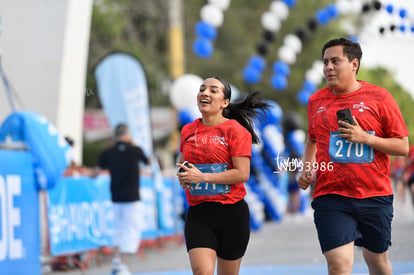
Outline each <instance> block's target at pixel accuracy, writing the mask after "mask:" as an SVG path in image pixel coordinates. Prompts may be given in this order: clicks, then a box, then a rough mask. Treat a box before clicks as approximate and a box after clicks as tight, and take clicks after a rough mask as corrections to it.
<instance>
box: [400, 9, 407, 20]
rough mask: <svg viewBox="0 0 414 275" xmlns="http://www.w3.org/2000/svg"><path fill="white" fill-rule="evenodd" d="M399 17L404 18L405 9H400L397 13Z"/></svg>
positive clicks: (405, 14)
mask: <svg viewBox="0 0 414 275" xmlns="http://www.w3.org/2000/svg"><path fill="white" fill-rule="evenodd" d="M399 15H400V17H401V18H405V17H406V16H407V10H406V9H400V13H399Z"/></svg>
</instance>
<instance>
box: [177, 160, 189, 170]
mask: <svg viewBox="0 0 414 275" xmlns="http://www.w3.org/2000/svg"><path fill="white" fill-rule="evenodd" d="M182 165H185V166H187V167H188V168H191V167H190V163H189V162H188V161H184V162H183V163H182ZM182 172H185V170H184V169H183V168H181V167H180V168H179V169H178V173H182Z"/></svg>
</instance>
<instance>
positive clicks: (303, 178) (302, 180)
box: [298, 137, 317, 190]
mask: <svg viewBox="0 0 414 275" xmlns="http://www.w3.org/2000/svg"><path fill="white" fill-rule="evenodd" d="M316 151H317V146H316V142H315V141H314V140H312V139H310V138H309V137H308V140H307V141H306V145H305V152H304V154H303V167H304V169H303V170H302V173H301V175H300V177H299V179H298V185H299V187H300V188H302V189H303V190H306V189H307V188H308V187H309V185H311V184H312V182H313V181H314V180H315V179H314V177H313V174H312V172H311V171H306V169H305V168H306V167H313V163H314V162H315V161H316ZM308 163H309V164H310V166H309V165H308Z"/></svg>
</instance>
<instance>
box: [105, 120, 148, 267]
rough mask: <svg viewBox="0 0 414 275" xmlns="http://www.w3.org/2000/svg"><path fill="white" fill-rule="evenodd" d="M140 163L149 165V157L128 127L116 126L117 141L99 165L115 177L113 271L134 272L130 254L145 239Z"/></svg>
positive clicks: (113, 192)
mask: <svg viewBox="0 0 414 275" xmlns="http://www.w3.org/2000/svg"><path fill="white" fill-rule="evenodd" d="M139 162H143V163H145V164H146V165H149V159H148V158H147V157H146V156H145V154H144V152H143V151H142V149H141V148H140V147H138V146H136V145H135V144H134V142H133V140H132V138H131V135H130V132H129V129H128V126H127V125H126V124H123V123H120V124H118V125H117V126H116V127H115V144H114V145H112V146H110V147H109V148H107V149H105V150H104V151H103V152H102V153H101V155H100V156H99V163H98V165H99V167H100V168H102V169H108V170H109V174H110V176H111V184H110V186H111V187H110V189H111V199H112V202H113V209H114V258H113V267H112V268H113V270H112V274H130V273H129V271H128V268H127V266H126V264H125V260H126V258H125V257H126V255H125V254H132V253H136V252H137V250H138V247H139V243H140V239H141V229H140V228H141V224H140V220H141V218H140V215H141V214H142V212H143V210H142V205H141V202H140V194H139V180H140V169H139V165H138V164H139Z"/></svg>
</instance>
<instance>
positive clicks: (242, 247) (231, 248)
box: [185, 200, 250, 260]
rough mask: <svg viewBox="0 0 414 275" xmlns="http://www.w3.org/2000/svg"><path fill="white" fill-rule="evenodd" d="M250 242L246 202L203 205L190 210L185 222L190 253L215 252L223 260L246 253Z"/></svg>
mask: <svg viewBox="0 0 414 275" xmlns="http://www.w3.org/2000/svg"><path fill="white" fill-rule="evenodd" d="M249 238H250V213H249V207H248V205H247V203H246V202H245V201H244V200H240V201H238V202H236V203H235V204H221V203H219V202H204V203H201V204H199V205H196V206H190V208H189V209H188V212H187V217H186V222H185V241H186V245H187V251H189V250H190V249H192V248H197V247H207V248H211V249H214V250H215V251H216V253H217V256H218V257H220V258H222V259H224V260H236V259H238V258H240V257H242V256H244V254H245V253H246V249H247V244H248V243H249Z"/></svg>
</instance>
